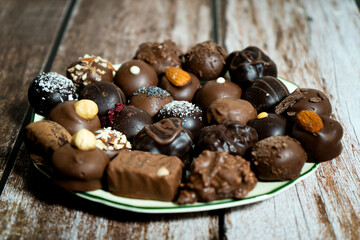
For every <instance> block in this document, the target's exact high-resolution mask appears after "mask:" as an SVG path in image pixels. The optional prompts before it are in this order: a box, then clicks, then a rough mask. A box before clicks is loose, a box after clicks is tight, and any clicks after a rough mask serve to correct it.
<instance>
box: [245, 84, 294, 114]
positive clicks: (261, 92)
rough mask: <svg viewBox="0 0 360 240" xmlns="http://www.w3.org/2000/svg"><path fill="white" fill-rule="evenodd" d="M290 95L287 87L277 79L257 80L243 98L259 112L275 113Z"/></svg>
mask: <svg viewBox="0 0 360 240" xmlns="http://www.w3.org/2000/svg"><path fill="white" fill-rule="evenodd" d="M288 95H289V91H288V90H287V88H286V86H285V85H284V84H283V83H282V82H281V81H280V80H279V79H277V78H274V77H262V78H259V79H256V80H255V81H254V82H253V83H252V85H251V86H250V87H249V88H247V89H246V90H245V91H244V93H243V96H242V98H243V99H245V100H247V101H249V102H250V103H251V104H252V105H253V106H254V107H255V108H256V110H257V111H258V112H274V108H275V106H276V105H277V104H279V103H280V102H281V101H282V100H283V99H284V98H285V97H287V96H288Z"/></svg>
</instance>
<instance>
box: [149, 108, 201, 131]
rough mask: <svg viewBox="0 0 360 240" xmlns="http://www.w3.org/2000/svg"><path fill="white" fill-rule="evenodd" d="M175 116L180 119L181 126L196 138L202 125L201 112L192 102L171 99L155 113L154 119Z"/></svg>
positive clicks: (158, 119)
mask: <svg viewBox="0 0 360 240" xmlns="http://www.w3.org/2000/svg"><path fill="white" fill-rule="evenodd" d="M171 117H177V118H180V119H181V123H182V127H183V128H185V129H187V130H189V131H190V132H191V133H192V135H193V137H194V138H196V137H197V135H198V134H199V132H200V129H201V128H203V127H204V121H203V112H202V110H201V109H200V108H199V107H198V106H196V105H195V104H193V103H190V102H187V101H172V102H171V103H168V104H166V105H165V106H164V107H163V108H161V109H160V111H159V112H158V113H157V114H156V116H155V119H156V121H160V120H162V119H164V118H171Z"/></svg>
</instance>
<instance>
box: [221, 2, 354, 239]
mask: <svg viewBox="0 0 360 240" xmlns="http://www.w3.org/2000/svg"><path fill="white" fill-rule="evenodd" d="M221 18H222V19H223V21H222V26H221V27H222V28H223V29H225V30H223V31H224V32H223V34H222V36H223V39H222V41H223V42H224V43H225V46H226V48H227V49H228V50H229V51H232V50H237V49H240V50H241V49H243V48H245V47H247V46H248V45H256V46H259V47H260V48H262V49H264V50H265V52H267V53H268V55H269V56H270V57H271V58H272V59H273V60H274V61H275V62H276V63H277V66H278V69H279V75H280V76H284V77H285V78H287V79H289V80H292V81H294V82H296V83H297V84H299V85H300V86H303V87H312V88H317V89H320V90H322V91H324V92H325V93H326V94H327V95H328V96H329V98H330V101H331V102H332V105H333V111H334V113H333V117H334V118H336V119H337V120H338V121H340V123H341V124H342V126H343V128H344V132H345V134H344V137H343V141H342V143H343V145H344V150H343V153H342V155H341V156H340V157H338V158H336V159H335V160H333V161H331V162H327V163H323V164H321V167H320V168H319V169H318V170H317V171H316V173H315V174H314V175H312V176H311V177H309V178H308V179H306V180H304V181H302V182H301V183H299V184H297V185H296V186H295V188H292V189H290V190H288V191H286V192H284V193H282V194H280V195H278V196H276V197H275V198H273V199H270V200H267V201H265V202H262V203H258V204H254V205H251V206H245V207H241V208H234V209H231V210H229V211H228V213H227V214H226V216H225V221H224V227H225V236H227V237H228V238H229V239H233V238H239V237H241V236H246V238H247V239H259V238H264V237H266V238H268V239H269V238H270V239H287V238H291V239H314V238H315V239H333V238H337V239H359V235H360V218H359V216H360V201H359V197H360V185H359V176H360V161H359V160H360V151H359V149H360V144H359V143H360V142H359V131H360V121H359V118H360V116H359V103H360V95H359V89H360V81H359V80H358V79H360V68H359V64H357V62H358V60H357V59H358V57H359V56H360V50H359V48H358V47H356V46H359V44H360V19H359V12H358V9H357V7H356V5H355V2H354V1H304V2H298V1H256V3H255V1H232V0H228V1H227V3H226V4H225V7H224V9H223V11H222V12H221Z"/></svg>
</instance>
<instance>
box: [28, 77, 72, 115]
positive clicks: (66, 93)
mask: <svg viewBox="0 0 360 240" xmlns="http://www.w3.org/2000/svg"><path fill="white" fill-rule="evenodd" d="M28 99H29V103H30V105H31V106H32V107H33V108H34V110H35V112H36V113H39V114H41V115H43V116H47V115H48V114H49V113H50V110H51V109H52V108H53V107H55V106H56V105H57V104H58V103H61V102H65V101H69V100H75V99H77V94H76V87H75V85H74V84H73V82H72V81H71V80H70V79H68V78H66V77H64V76H62V75H60V74H58V73H55V72H48V73H46V72H43V73H41V74H40V75H38V76H37V77H36V78H34V80H33V81H32V82H31V83H30V86H29V89H28Z"/></svg>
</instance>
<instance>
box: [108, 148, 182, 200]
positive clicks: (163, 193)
mask: <svg viewBox="0 0 360 240" xmlns="http://www.w3.org/2000/svg"><path fill="white" fill-rule="evenodd" d="M182 168H183V163H182V162H181V160H180V159H178V158H177V157H174V156H166V155H162V154H152V153H150V152H142V151H128V150H124V151H121V152H120V153H119V154H118V155H117V156H116V157H115V158H114V159H113V160H112V161H111V162H110V163H109V166H108V167H107V169H106V179H107V182H108V188H109V191H110V192H111V193H112V194H115V195H118V196H121V197H128V198H140V199H150V200H159V201H173V200H174V199H175V196H176V195H177V192H178V188H179V185H180V181H181V177H182Z"/></svg>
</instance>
